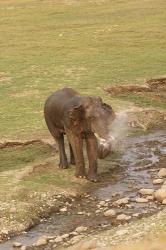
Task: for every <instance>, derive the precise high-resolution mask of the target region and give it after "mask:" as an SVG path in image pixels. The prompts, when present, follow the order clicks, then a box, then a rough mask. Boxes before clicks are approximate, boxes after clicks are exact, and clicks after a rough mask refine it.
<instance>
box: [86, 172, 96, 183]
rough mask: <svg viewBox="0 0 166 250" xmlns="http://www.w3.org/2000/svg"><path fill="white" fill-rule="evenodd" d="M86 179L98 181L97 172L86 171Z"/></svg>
mask: <svg viewBox="0 0 166 250" xmlns="http://www.w3.org/2000/svg"><path fill="white" fill-rule="evenodd" d="M87 179H88V180H89V181H92V182H98V177H97V174H95V173H88V178H87Z"/></svg>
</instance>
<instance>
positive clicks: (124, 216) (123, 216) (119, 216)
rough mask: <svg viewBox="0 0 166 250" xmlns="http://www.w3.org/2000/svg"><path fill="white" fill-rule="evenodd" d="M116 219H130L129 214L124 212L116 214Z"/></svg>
mask: <svg viewBox="0 0 166 250" xmlns="http://www.w3.org/2000/svg"><path fill="white" fill-rule="evenodd" d="M116 219H117V220H119V221H128V220H130V219H131V216H130V215H125V214H120V215H118V216H117V218H116Z"/></svg>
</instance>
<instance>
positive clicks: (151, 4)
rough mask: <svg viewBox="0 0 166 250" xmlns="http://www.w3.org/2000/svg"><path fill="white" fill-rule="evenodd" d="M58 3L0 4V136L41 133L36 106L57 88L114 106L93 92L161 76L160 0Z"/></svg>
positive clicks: (165, 62)
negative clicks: (68, 89) (75, 92)
mask: <svg viewBox="0 0 166 250" xmlns="http://www.w3.org/2000/svg"><path fill="white" fill-rule="evenodd" d="M64 2H65V1H56V0H54V1H52V0H47V1H37V0H28V1H26V2H25V1H23V0H12V1H11V0H6V1H3V0H0V11H1V16H0V23H1V29H0V43H1V47H0V114H1V123H0V136H1V137H2V136H3V137H19V138H20V137H22V136H26V137H29V136H32V137H34V136H36V137H37V136H38V135H39V136H41V135H45V134H47V130H46V127H45V122H44V119H43V105H44V102H45V99H46V98H47V96H48V95H49V94H50V93H52V92H53V91H54V90H56V89H58V88H62V87H64V86H71V87H73V88H75V89H77V90H78V91H80V92H81V93H83V94H95V95H101V96H102V97H103V98H105V99H106V100H107V101H108V102H111V103H113V106H114V108H116V107H117V106H118V105H121V104H123V102H119V100H117V99H114V100H110V98H109V97H108V96H107V95H105V93H104V92H103V91H101V89H100V87H104V86H108V85H110V84H115V83H117V84H118V83H121V84H122V83H124V84H125V82H131V81H132V82H138V83H142V82H143V81H144V79H145V78H151V77H154V76H159V75H163V74H165V67H166V58H165V57H166V55H165V40H166V33H165V29H166V22H165V21H166V20H165V1H164V0H158V1H153V0H149V1H147V0H142V1H139V0H134V1H128V0H124V1H115V0H114V1H110V0H107V1H100V0H99V1H94V2H92V1H88V0H87V1H83V0H79V1H70V0H69V1H67V3H68V4H65V3H64ZM136 99H137V98H136ZM134 100H135V98H134V97H133V98H132V101H134ZM141 102H142V101H141ZM150 104H151V103H150ZM150 104H149V103H147V104H146V105H147V106H149V105H150ZM123 105H124V104H123Z"/></svg>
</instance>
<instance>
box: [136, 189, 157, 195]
mask: <svg viewBox="0 0 166 250" xmlns="http://www.w3.org/2000/svg"><path fill="white" fill-rule="evenodd" d="M139 193H140V194H142V195H152V194H153V193H154V189H152V188H142V189H140V190H139Z"/></svg>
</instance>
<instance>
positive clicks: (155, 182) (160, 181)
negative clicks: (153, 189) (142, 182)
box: [153, 179, 164, 185]
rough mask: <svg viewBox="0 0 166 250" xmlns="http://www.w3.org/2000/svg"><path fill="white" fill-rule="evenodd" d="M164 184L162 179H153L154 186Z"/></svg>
mask: <svg viewBox="0 0 166 250" xmlns="http://www.w3.org/2000/svg"><path fill="white" fill-rule="evenodd" d="M163 182H164V180H163V179H155V180H153V184H154V185H156V184H162V183H163Z"/></svg>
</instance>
